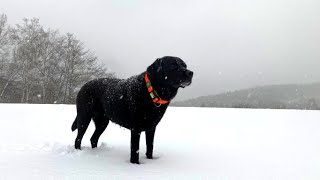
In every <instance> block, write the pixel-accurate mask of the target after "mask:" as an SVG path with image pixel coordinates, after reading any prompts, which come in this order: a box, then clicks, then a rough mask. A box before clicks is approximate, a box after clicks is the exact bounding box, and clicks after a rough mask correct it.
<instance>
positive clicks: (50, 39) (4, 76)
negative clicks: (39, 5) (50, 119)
mask: <svg viewBox="0 0 320 180" xmlns="http://www.w3.org/2000/svg"><path fill="white" fill-rule="evenodd" d="M107 76H112V74H111V73H108V71H107V68H106V67H105V66H104V65H101V64H99V63H98V58H97V57H96V56H95V54H94V53H93V52H91V51H90V50H88V49H86V48H85V45H84V43H83V42H81V41H80V40H79V39H77V38H76V37H75V35H73V34H71V33H67V34H61V33H60V32H59V31H58V30H52V29H45V28H44V27H43V26H42V25H41V24H40V23H39V19H36V18H33V19H23V22H22V23H21V24H18V25H16V26H14V27H13V26H10V25H8V23H7V16H6V15H4V14H2V15H0V103H3V102H6V103H63V104H69V103H74V102H75V97H76V94H77V91H78V90H79V89H80V87H81V86H82V85H83V84H84V83H85V82H87V81H89V80H90V79H93V78H99V77H107Z"/></svg>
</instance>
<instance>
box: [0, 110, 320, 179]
mask: <svg viewBox="0 0 320 180" xmlns="http://www.w3.org/2000/svg"><path fill="white" fill-rule="evenodd" d="M74 118H75V106H73V105H22V104H0V179H77V180H78V179H215V180H298V179H299V180H319V179H320V112H318V111H298V110H297V111H295V110H249V109H216V108H211V109H210V108H176V107H171V108H169V109H168V111H167V113H166V114H165V116H164V118H163V119H162V121H161V122H160V124H159V126H158V129H157V132H156V137H155V156H156V157H157V159H155V160H148V159H146V158H145V157H144V153H145V143H144V135H143V136H142V137H141V143H140V144H141V145H140V161H141V163H142V164H141V165H133V164H130V163H129V161H128V160H129V141H130V133H129V131H128V130H125V129H123V128H120V127H119V126H118V125H114V124H109V126H108V128H107V130H106V131H105V132H104V134H103V135H102V136H101V138H100V143H99V147H98V148H97V149H91V148H90V143H89V142H90V141H89V139H90V136H91V135H92V133H93V130H94V125H93V123H91V124H90V127H89V129H88V130H87V133H86V135H85V137H84V139H83V143H82V144H83V146H84V149H83V150H82V151H76V150H74V148H73V143H74V138H75V136H76V132H74V133H72V132H71V130H70V127H71V124H72V122H73V120H74Z"/></svg>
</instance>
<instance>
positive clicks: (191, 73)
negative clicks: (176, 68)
mask: <svg viewBox="0 0 320 180" xmlns="http://www.w3.org/2000/svg"><path fill="white" fill-rule="evenodd" d="M185 73H186V75H187V76H188V77H192V76H193V72H192V71H190V70H186V72H185Z"/></svg>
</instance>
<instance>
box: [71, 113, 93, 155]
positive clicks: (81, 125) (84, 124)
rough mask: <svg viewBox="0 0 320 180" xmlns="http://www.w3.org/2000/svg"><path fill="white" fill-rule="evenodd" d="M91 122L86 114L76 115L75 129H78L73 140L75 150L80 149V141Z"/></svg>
mask: <svg viewBox="0 0 320 180" xmlns="http://www.w3.org/2000/svg"><path fill="white" fill-rule="evenodd" d="M90 121H91V117H90V116H88V114H85V113H82V114H81V115H79V114H78V115H77V122H78V124H77V128H78V135H77V137H76V140H75V144H74V147H75V148H76V149H81V141H82V138H83V135H84V133H85V132H86V130H87V128H88V126H89V124H90Z"/></svg>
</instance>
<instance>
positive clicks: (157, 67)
mask: <svg viewBox="0 0 320 180" xmlns="http://www.w3.org/2000/svg"><path fill="white" fill-rule="evenodd" d="M147 72H148V74H149V75H150V77H151V81H156V82H157V83H158V84H160V85H165V86H170V87H173V88H179V87H182V88H184V87H186V86H189V85H190V84H191V82H192V77H193V72H192V71H190V70H188V69H187V65H186V63H185V62H184V61H183V60H182V59H180V58H178V57H172V56H165V57H162V58H159V59H157V60H156V61H155V62H154V63H153V64H151V65H150V66H149V67H148V69H147Z"/></svg>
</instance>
